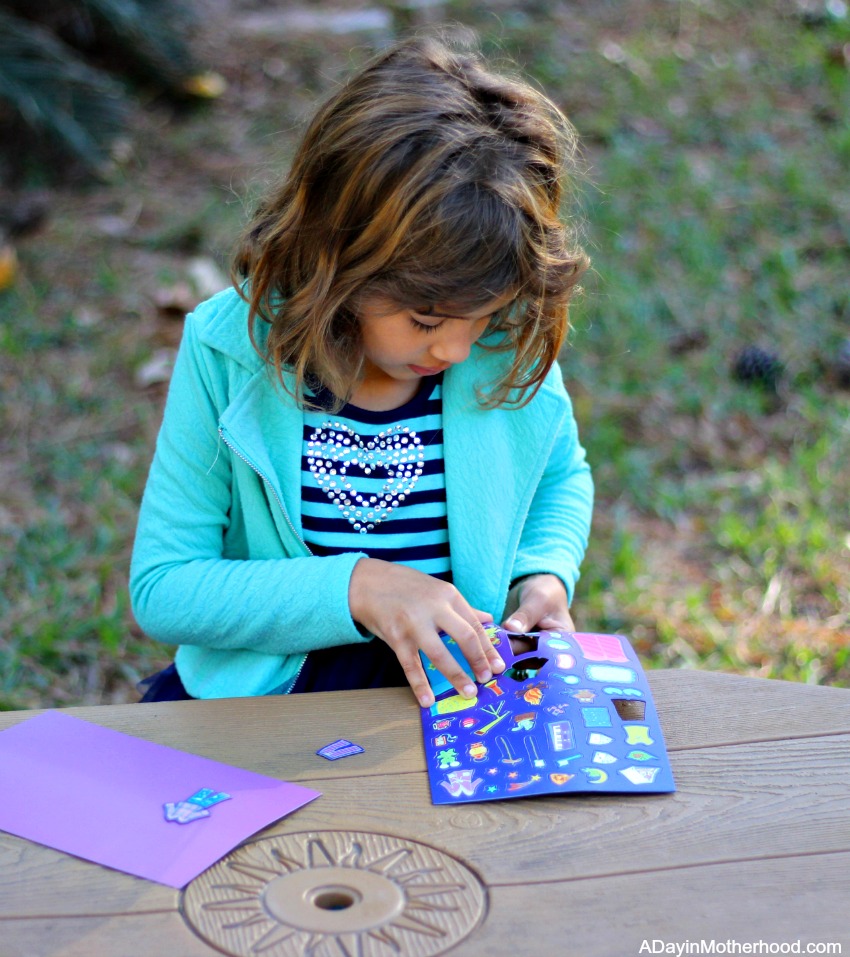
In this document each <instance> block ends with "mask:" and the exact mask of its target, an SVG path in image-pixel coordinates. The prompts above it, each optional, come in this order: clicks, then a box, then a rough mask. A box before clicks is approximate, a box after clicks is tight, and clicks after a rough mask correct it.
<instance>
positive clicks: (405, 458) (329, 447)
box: [307, 421, 425, 535]
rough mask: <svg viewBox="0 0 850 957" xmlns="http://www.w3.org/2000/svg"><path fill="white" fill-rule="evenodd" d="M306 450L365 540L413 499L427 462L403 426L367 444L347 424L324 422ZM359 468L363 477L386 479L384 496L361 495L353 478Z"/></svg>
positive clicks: (327, 489)
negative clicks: (412, 496) (366, 536)
mask: <svg viewBox="0 0 850 957" xmlns="http://www.w3.org/2000/svg"><path fill="white" fill-rule="evenodd" d="M307 448H308V453H307V465H308V466H309V468H310V472H311V473H312V474H313V477H314V478H315V480H316V484H317V485H318V486H319V488H320V489H321V490H322V491H323V492H324V493H325V495H327V497H328V498H329V499H330V501H331V502H332V503H333V504H334V505H336V507H337V508H338V509H339V510H340V512H342V515H343V517H344V518H345V519H347V520H348V522H349V523H350V524H351V525H352V526H353V528H354V529H355V530H356V531H357V532H359V533H360V534H361V535H365V534H366V533H367V532H371V531H372V529H374V528H375V527H376V526H378V525H380V523H381V522H383V521H384V520H385V519H387V518H389V517H390V515H391V514H392V512H393V509H395V508H397V507H398V506H399V505H401V504H402V503H403V502H404V500H405V499H406V498H407V496H408V495H410V493H411V492H412V491H413V489H414V488H415V487H416V483H417V482H418V481H419V476H420V475H421V474H422V463H423V461H424V459H425V452H424V450H423V446H422V440H421V439H420V438H419V436H418V435H417V434H416V432H414V431H413V429H411V428H409V427H408V426H401V425H393V426H391V427H390V428H389V429H386V430H385V431H383V432H379V433H378V434H377V435H376V436H374V438H367V439H364V438H363V437H362V436H361V435H359V434H358V433H357V432H355V431H354V429H352V428H350V427H349V426H347V425H346V424H345V423H344V422H331V421H328V422H323V423H322V425H321V426H320V427H319V428H317V429H316V430H315V431H314V432H313V433H312V434H311V435H310V438H309V439H308V442H307ZM355 468H356V469H360V470H361V471H362V473H363V475H364V476H372V475H374V477H375V478H382V477H385V481H384V484H383V486H382V487H381V489H380V491H377V492H360V491H357V489H355V488H354V486H353V485H352V483H351V481H350V480H349V479H350V477H349V474H348V473H349V470H350V469H355Z"/></svg>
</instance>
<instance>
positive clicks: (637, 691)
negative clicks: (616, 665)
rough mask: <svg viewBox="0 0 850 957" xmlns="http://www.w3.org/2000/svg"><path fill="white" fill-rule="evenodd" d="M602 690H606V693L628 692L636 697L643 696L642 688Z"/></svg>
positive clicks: (627, 693)
mask: <svg viewBox="0 0 850 957" xmlns="http://www.w3.org/2000/svg"><path fill="white" fill-rule="evenodd" d="M602 690H603V691H604V692H605V694H611V695H614V694H626V695H632V696H633V697H635V698H642V697H643V692H642V691H641V690H640V688H603V689H602Z"/></svg>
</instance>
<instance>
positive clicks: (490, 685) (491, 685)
mask: <svg viewBox="0 0 850 957" xmlns="http://www.w3.org/2000/svg"><path fill="white" fill-rule="evenodd" d="M484 687H485V688H487V690H488V691H492V692H493V694H494V695H496V696H497V697H498V696H499V695H503V694H504V693H505V692H504V691H502V689H501V688H500V687H499V684H498V682H497V681H496V679H495V678H492V679H491V680H490V681H488V682H487V684H485V685H484Z"/></svg>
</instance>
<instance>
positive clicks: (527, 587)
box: [502, 575, 575, 632]
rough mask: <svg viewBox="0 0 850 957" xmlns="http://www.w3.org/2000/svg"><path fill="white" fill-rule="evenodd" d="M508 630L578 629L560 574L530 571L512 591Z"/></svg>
mask: <svg viewBox="0 0 850 957" xmlns="http://www.w3.org/2000/svg"><path fill="white" fill-rule="evenodd" d="M507 607H508V609H509V610H510V609H514V611H513V612H512V613H510V614H509V616H508V617H507V618H506V619H505V621H504V622H503V623H502V627H503V628H504V629H506V630H507V631H518V632H528V631H575V625H574V624H573V619H572V617H571V615H570V605H569V601H568V600H567V590H566V588H565V587H564V583H563V582H562V581H561V579H560V578H558V576H557V575H529V576H528V577H527V578H521V579H520V580H519V581H518V582H517V583H516V584H515V585H514V587H513V588H512V589H511V590H510V592H508V603H507Z"/></svg>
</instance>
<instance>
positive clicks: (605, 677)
mask: <svg viewBox="0 0 850 957" xmlns="http://www.w3.org/2000/svg"><path fill="white" fill-rule="evenodd" d="M585 673H586V674H587V677H588V678H590V680H591V681H604V682H606V683H607V682H611V681H616V682H622V683H623V684H627V685H631V684H634V683H635V682H636V681H637V675H636V674H635V673H634V671H632V669H631V668H620V667H618V666H617V665H588V666H587V668H585Z"/></svg>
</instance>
